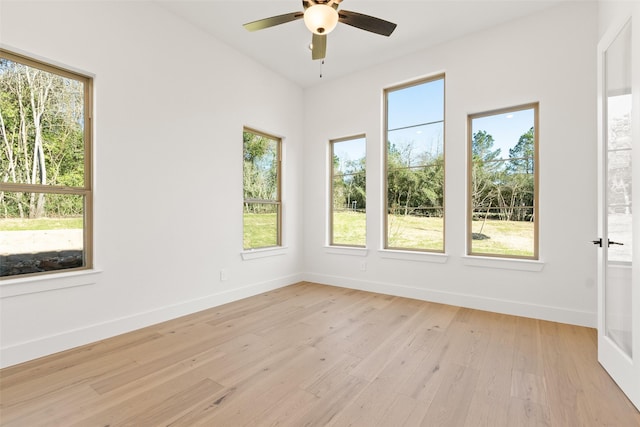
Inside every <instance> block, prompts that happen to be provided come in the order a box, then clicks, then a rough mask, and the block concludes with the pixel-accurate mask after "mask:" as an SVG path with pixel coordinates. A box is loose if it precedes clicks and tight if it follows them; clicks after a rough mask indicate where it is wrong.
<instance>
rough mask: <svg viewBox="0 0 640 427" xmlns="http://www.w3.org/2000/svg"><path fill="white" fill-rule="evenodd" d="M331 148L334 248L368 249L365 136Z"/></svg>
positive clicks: (334, 144)
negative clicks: (338, 246) (364, 247)
mask: <svg viewBox="0 0 640 427" xmlns="http://www.w3.org/2000/svg"><path fill="white" fill-rule="evenodd" d="M330 145H331V159H330V160H331V164H332V168H331V195H332V197H331V208H330V209H331V232H330V236H331V241H330V244H331V245H340V246H366V245H367V233H366V232H367V215H366V208H367V192H366V160H367V159H366V152H367V141H366V139H365V137H364V136H356V137H352V138H345V139H338V140H334V141H331V142H330Z"/></svg>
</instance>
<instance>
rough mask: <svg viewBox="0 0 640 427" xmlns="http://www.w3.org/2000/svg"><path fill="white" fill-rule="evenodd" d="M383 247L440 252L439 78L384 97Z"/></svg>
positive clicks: (441, 143) (441, 148)
mask: <svg viewBox="0 0 640 427" xmlns="http://www.w3.org/2000/svg"><path fill="white" fill-rule="evenodd" d="M386 99H387V155H386V168H387V218H386V225H387V234H386V243H385V247H386V248H390V249H412V250H426V251H438V252H442V251H444V77H441V78H438V79H435V80H431V81H426V82H423V83H419V84H415V85H412V86H408V87H404V88H401V89H395V90H389V91H387V92H386Z"/></svg>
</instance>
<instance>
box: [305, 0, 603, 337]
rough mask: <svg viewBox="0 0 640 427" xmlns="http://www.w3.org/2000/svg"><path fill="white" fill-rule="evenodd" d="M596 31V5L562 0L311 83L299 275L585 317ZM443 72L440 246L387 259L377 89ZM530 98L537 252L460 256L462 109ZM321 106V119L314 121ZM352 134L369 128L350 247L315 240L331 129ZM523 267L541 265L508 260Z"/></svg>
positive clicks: (592, 279) (589, 304) (544, 314)
mask: <svg viewBox="0 0 640 427" xmlns="http://www.w3.org/2000/svg"><path fill="white" fill-rule="evenodd" d="M597 36H598V34H597V6H596V4H595V3H592V2H568V3H567V4H563V5H561V6H559V7H555V8H552V9H548V10H546V11H543V12H541V13H538V14H536V15H532V16H529V17H526V18H523V19H520V20H517V21H514V22H511V23H508V24H506V25H502V26H499V27H496V28H493V29H491V30H488V31H483V32H480V33H476V34H473V35H471V36H468V37H465V38H462V39H459V40H455V41H452V42H449V43H446V44H443V45H440V46H438V47H435V48H431V49H428V50H425V51H422V52H418V53H416V54H415V55H411V56H409V57H405V58H402V59H400V60H396V61H393V62H391V63H386V64H383V65H380V66H378V67H374V68H371V69H369V70H367V71H366V72H362V73H358V74H357V75H353V76H350V77H348V78H344V79H341V80H339V81H336V82H327V83H325V84H323V85H321V86H318V87H316V88H313V89H310V90H308V91H307V92H306V93H305V102H306V108H305V110H306V111H307V112H314V113H313V114H308V115H307V116H306V118H305V127H304V132H305V152H304V159H305V160H304V163H305V186H304V188H305V191H304V194H305V210H304V211H305V219H304V221H305V232H306V233H305V241H304V245H305V268H304V270H305V271H306V272H307V273H306V275H305V277H306V278H307V279H308V280H313V281H317V282H320V283H328V284H335V285H341V286H347V287H353V288H359V289H367V290H372V291H379V292H385V293H390V294H397V295H404V296H409V297H415V298H423V299H427V300H431V301H439V302H445V303H451V304H455V305H461V306H469V307H474V308H480V309H486V310H492V311H497V312H504V313H512V314H518V315H524V316H530V317H537V318H542V319H549V320H555V321H560V322H567V323H574V324H580V325H587V326H595V324H596V289H595V288H596V250H595V249H594V247H593V245H592V244H591V243H590V240H592V239H594V238H595V237H596V231H597V227H596V168H595V166H596V122H595V119H596V102H595V101H596V55H595V48H596V44H597ZM440 72H445V73H446V125H445V135H446V137H445V139H446V141H445V156H446V197H447V199H446V230H445V233H446V254H447V257H444V258H443V257H433V256H431V257H429V256H422V257H420V256H418V255H412V256H409V255H406V256H405V255H402V254H398V257H397V258H400V259H395V258H388V256H389V255H390V254H389V253H388V251H381V250H380V248H381V247H382V236H381V233H382V232H381V230H382V228H383V225H382V220H383V216H382V211H383V207H382V205H383V204H384V200H383V199H381V197H380V194H381V188H382V183H383V177H382V174H381V164H382V150H383V140H382V139H381V130H382V107H381V101H382V90H383V88H385V87H389V86H393V85H396V84H398V83H402V82H407V81H411V80H415V79H418V78H421V77H424V76H429V75H433V74H437V73H440ZM534 101H538V102H539V103H540V107H539V108H540V126H539V129H540V133H539V141H540V147H539V148H540V151H539V153H540V158H539V164H540V168H541V174H540V186H539V195H540V218H539V221H540V257H541V263H538V264H536V263H516V262H513V263H507V262H502V263H499V262H493V263H491V262H489V261H487V262H486V263H482V265H481V266H471V265H468V264H469V262H470V261H469V260H468V259H467V257H465V256H464V254H465V224H466V220H465V218H466V217H465V203H466V196H465V180H466V140H465V138H466V119H467V114H470V113H477V112H482V111H488V110H493V109H498V108H503V107H510V106H516V105H520V104H525V103H530V102H534ZM323 115H324V116H326V117H329V119H319V118H318V116H323ZM358 133H366V135H367V155H368V159H367V197H368V200H367V229H368V241H367V246H368V251H367V252H366V254H363V253H361V252H359V251H355V253H356V255H359V256H351V255H343V254H336V253H332V251H330V250H327V249H326V247H325V244H326V241H327V238H326V235H327V229H326V223H327V221H326V216H327V214H326V212H327V197H326V192H327V188H328V179H327V177H328V173H329V172H328V166H327V161H326V160H324V161H323V160H322V159H328V154H327V145H328V142H327V141H328V140H329V139H332V138H339V137H343V136H349V135H354V134H358ZM317 224H323V225H324V227H317V226H316V225H317ZM362 255H365V258H363V257H362ZM362 261H365V262H366V264H367V269H366V271H361V270H360V267H361V264H362ZM434 261H435V262H434ZM441 261H446V262H444V263H442V262H441ZM496 264H497V267H506V268H496ZM532 264H533V265H532ZM529 267H531V268H533V269H535V268H542V270H541V271H522V270H518V269H517V268H529ZM512 268H516V269H512Z"/></svg>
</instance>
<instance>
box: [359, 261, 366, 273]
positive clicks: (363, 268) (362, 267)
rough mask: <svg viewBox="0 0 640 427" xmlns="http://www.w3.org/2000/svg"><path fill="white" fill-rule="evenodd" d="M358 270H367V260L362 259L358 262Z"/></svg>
mask: <svg viewBox="0 0 640 427" xmlns="http://www.w3.org/2000/svg"><path fill="white" fill-rule="evenodd" d="M360 271H367V261H362V262H361V263H360Z"/></svg>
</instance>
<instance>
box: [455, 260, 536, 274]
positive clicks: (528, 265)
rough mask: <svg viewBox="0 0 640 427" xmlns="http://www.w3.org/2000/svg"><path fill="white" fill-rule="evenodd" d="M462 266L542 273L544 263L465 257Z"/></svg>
mask: <svg viewBox="0 0 640 427" xmlns="http://www.w3.org/2000/svg"><path fill="white" fill-rule="evenodd" d="M462 264H463V265H468V266H470V267H483V268H500V269H503V270H519V271H534V272H538V271H542V270H543V269H544V262H542V261H536V260H527V259H506V258H491V257H480V256H463V257H462Z"/></svg>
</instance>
